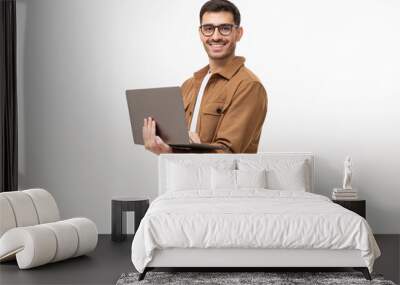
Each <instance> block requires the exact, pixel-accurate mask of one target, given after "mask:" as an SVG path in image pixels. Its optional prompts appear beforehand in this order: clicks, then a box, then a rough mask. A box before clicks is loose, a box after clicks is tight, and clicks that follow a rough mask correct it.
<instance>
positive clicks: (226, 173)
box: [211, 167, 236, 190]
mask: <svg viewBox="0 0 400 285" xmlns="http://www.w3.org/2000/svg"><path fill="white" fill-rule="evenodd" d="M211 189H212V190H218V189H225V190H226V189H230V190H236V170H233V169H216V168H214V167H213V168H212V169H211Z"/></svg>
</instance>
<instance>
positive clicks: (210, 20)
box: [199, 11, 243, 59]
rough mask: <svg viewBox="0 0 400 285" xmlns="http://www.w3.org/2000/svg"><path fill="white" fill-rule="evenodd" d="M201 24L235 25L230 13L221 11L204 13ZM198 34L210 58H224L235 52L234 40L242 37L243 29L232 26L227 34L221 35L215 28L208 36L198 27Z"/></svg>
mask: <svg viewBox="0 0 400 285" xmlns="http://www.w3.org/2000/svg"><path fill="white" fill-rule="evenodd" d="M201 24H202V25H208V24H212V25H214V26H219V25H221V24H230V25H235V22H234V20H233V15H232V13H229V12H225V11H221V12H206V13H204V15H203V18H202V23H201ZM199 34H200V39H201V41H202V42H203V46H204V49H205V50H206V52H207V54H208V57H209V58H210V59H225V58H228V57H229V56H231V55H233V54H234V53H235V48H236V42H238V41H239V40H240V38H241V37H242V34H243V29H242V27H239V28H235V27H233V28H232V32H231V33H230V34H229V35H222V34H221V33H220V31H219V30H218V29H217V28H216V29H215V30H214V33H213V34H212V35H210V36H206V35H204V34H203V33H202V32H201V29H199ZM225 34H226V33H225Z"/></svg>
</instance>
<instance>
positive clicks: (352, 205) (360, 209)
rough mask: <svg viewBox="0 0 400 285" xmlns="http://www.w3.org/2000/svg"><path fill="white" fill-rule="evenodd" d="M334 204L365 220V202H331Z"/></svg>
mask: <svg viewBox="0 0 400 285" xmlns="http://www.w3.org/2000/svg"><path fill="white" fill-rule="evenodd" d="M332 201H333V202H334V203H336V204H339V205H340V206H342V207H344V208H346V209H348V210H350V211H353V212H354V213H356V214H359V215H360V216H361V217H363V218H364V219H365V218H366V210H365V208H366V205H365V204H366V202H365V200H332Z"/></svg>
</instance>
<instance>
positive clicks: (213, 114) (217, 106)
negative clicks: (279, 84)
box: [199, 102, 224, 143]
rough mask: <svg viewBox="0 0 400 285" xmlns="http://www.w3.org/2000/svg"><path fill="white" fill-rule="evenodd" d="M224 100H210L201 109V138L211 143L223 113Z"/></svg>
mask: <svg viewBox="0 0 400 285" xmlns="http://www.w3.org/2000/svg"><path fill="white" fill-rule="evenodd" d="M223 107H224V102H209V103H207V104H205V105H204V107H202V109H201V118H200V120H201V126H200V134H199V135H200V140H201V141H202V142H204V143H211V142H212V139H213V138H214V135H215V133H216V131H217V128H218V124H219V121H220V120H221V118H222V115H223V113H224V112H223Z"/></svg>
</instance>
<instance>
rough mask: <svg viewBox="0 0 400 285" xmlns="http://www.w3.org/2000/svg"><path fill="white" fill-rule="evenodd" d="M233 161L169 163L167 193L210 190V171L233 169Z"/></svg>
mask: <svg viewBox="0 0 400 285" xmlns="http://www.w3.org/2000/svg"><path fill="white" fill-rule="evenodd" d="M235 164H236V162H235V161H234V160H230V161H228V160H226V161H225V160H197V161H191V160H188V159H182V160H176V161H170V162H168V165H167V168H168V169H167V179H166V180H167V187H166V188H167V191H185V190H204V189H206V190H210V189H211V188H212V187H211V186H212V185H211V169H218V170H220V169H225V170H227V171H229V170H233V169H234V168H235Z"/></svg>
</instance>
